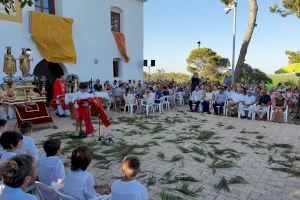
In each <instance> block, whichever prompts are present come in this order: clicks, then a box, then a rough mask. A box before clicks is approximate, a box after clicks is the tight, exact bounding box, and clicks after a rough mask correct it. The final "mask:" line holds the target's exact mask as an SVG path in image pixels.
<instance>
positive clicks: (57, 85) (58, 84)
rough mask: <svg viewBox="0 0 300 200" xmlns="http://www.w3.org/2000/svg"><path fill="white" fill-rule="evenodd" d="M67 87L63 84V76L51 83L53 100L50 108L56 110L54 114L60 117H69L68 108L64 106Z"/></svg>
mask: <svg viewBox="0 0 300 200" xmlns="http://www.w3.org/2000/svg"><path fill="white" fill-rule="evenodd" d="M66 91H67V86H66V84H65V82H64V76H63V75H61V76H59V77H58V78H57V79H56V80H55V81H54V83H53V99H52V101H51V105H52V107H53V108H54V109H55V110H56V114H57V115H58V116H60V117H66V116H70V115H71V112H70V110H69V106H68V105H66V104H65V94H66Z"/></svg>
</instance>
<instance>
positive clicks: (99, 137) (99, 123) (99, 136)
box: [98, 116, 102, 142]
mask: <svg viewBox="0 0 300 200" xmlns="http://www.w3.org/2000/svg"><path fill="white" fill-rule="evenodd" d="M98 126H99V131H98V134H99V135H98V141H99V142H101V141H102V139H101V122H100V117H99V116H98Z"/></svg>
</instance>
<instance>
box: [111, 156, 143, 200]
mask: <svg viewBox="0 0 300 200" xmlns="http://www.w3.org/2000/svg"><path fill="white" fill-rule="evenodd" d="M139 172H140V161H139V159H138V158H137V157H136V156H126V157H125V158H124V159H123V161H122V164H121V173H122V179H121V180H117V181H115V182H113V184H112V186H111V200H148V193H147V189H146V187H145V186H144V185H143V184H141V183H140V182H139V181H137V180H136V176H137V174H138V173H139Z"/></svg>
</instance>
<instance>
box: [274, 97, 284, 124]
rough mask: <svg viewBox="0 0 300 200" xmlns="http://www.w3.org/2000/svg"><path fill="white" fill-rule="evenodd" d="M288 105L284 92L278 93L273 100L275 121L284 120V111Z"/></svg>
mask: <svg viewBox="0 0 300 200" xmlns="http://www.w3.org/2000/svg"><path fill="white" fill-rule="evenodd" d="M286 106H287V102H286V100H285V98H284V97H283V96H282V92H278V93H277V97H275V99H274V101H273V109H274V114H273V116H274V121H275V122H283V112H284V111H285V109H286Z"/></svg>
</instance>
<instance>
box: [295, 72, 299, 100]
mask: <svg viewBox="0 0 300 200" xmlns="http://www.w3.org/2000/svg"><path fill="white" fill-rule="evenodd" d="M296 76H300V72H296ZM299 99H300V98H299Z"/></svg>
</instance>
